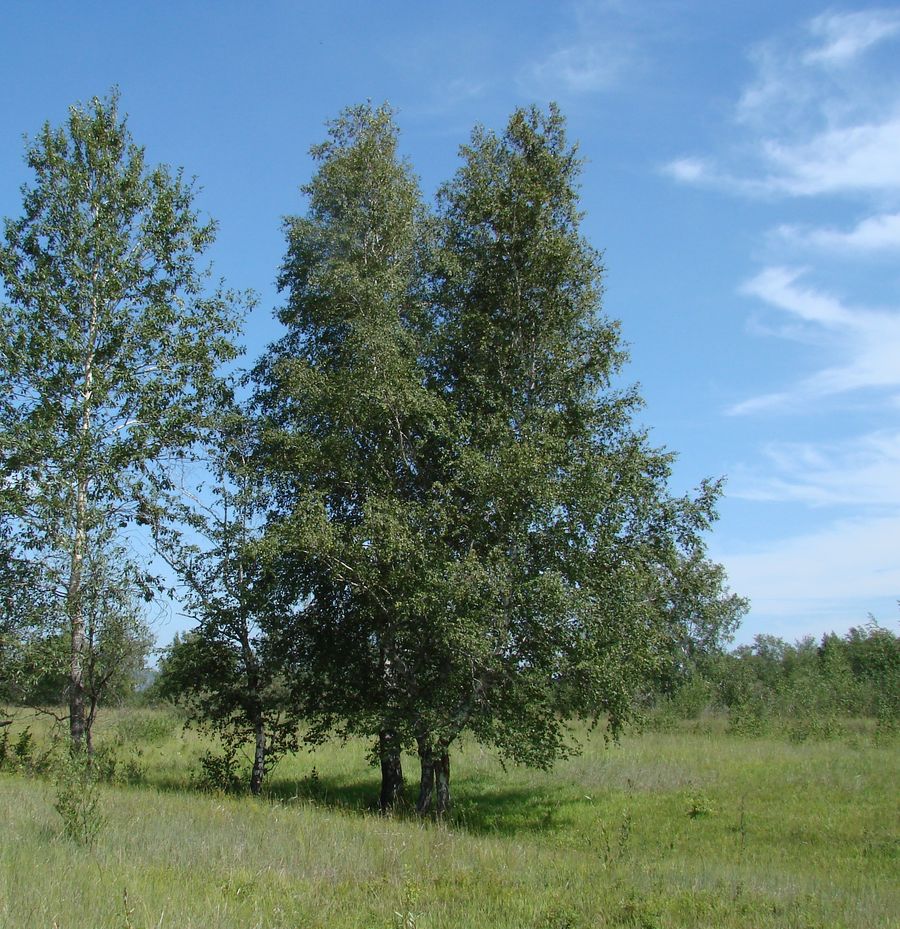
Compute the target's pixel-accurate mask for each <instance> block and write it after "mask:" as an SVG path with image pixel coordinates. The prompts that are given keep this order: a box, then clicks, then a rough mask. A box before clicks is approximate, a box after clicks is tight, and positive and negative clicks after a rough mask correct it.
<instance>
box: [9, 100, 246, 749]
mask: <svg viewBox="0 0 900 929" xmlns="http://www.w3.org/2000/svg"><path fill="white" fill-rule="evenodd" d="M26 160H27V164H28V167H29V168H30V169H31V172H32V180H31V182H30V183H27V184H26V185H25V186H24V187H23V189H22V214H21V216H19V217H18V218H14V219H7V220H6V222H5V228H4V234H3V238H2V242H0V280H2V283H3V291H4V296H5V299H4V300H3V302H2V307H0V367H2V368H3V370H4V372H5V378H6V385H7V387H8V389H9V391H10V395H9V400H8V402H6V403H4V404H3V405H2V407H0V414H2V422H0V436H2V446H0V454H2V461H0V467H2V470H3V474H4V481H5V483H6V491H7V496H9V497H10V498H11V499H14V501H15V511H14V515H15V523H16V529H17V543H16V544H17V546H18V549H19V550H20V551H22V552H25V553H27V554H28V556H29V557H31V558H34V559H40V560H41V561H42V562H43V563H44V565H45V566H46V570H47V572H48V575H49V577H50V583H51V586H52V590H53V595H54V597H55V598H56V600H57V602H58V603H59V606H60V610H61V612H62V613H63V614H64V616H65V617H66V621H67V624H68V635H69V641H70V654H69V669H68V674H69V687H68V715H69V728H70V734H71V740H72V743H73V746H76V747H80V746H82V744H83V742H84V737H85V720H86V709H85V686H84V673H85V653H86V647H87V643H86V624H85V607H86V604H85V584H84V580H85V565H86V562H87V561H88V560H89V557H90V555H91V552H93V551H96V550H98V549H99V548H102V547H103V546H105V545H108V544H110V541H111V539H112V538H114V537H115V536H116V534H117V533H118V532H120V530H122V529H123V528H125V527H126V526H127V525H128V523H129V520H130V519H131V517H132V515H133V513H134V501H135V499H136V498H137V496H138V495H139V493H138V492H139V491H140V490H141V489H142V488H146V486H147V484H148V477H149V476H150V475H151V474H154V473H156V474H157V475H158V474H159V472H160V470H161V469H164V468H165V466H166V463H167V462H168V461H171V460H172V459H174V458H178V457H180V456H184V455H186V454H188V450H189V448H190V447H191V445H192V443H193V442H194V441H195V440H196V439H197V437H198V435H200V434H201V433H202V431H203V429H204V423H205V420H206V418H207V416H208V414H209V410H210V408H211V405H213V404H214V403H215V400H216V394H217V389H218V388H217V383H218V379H217V371H218V369H219V367H220V365H222V364H223V363H226V362H229V361H230V360H232V359H233V358H235V356H236V354H237V348H236V345H235V338H236V336H237V334H238V332H239V328H240V321H241V318H242V314H243V301H242V299H241V298H239V297H237V296H236V295H234V294H232V293H230V292H228V291H226V290H224V289H223V288H222V287H221V286H212V285H211V282H210V281H209V280H208V277H209V272H208V269H207V268H206V267H205V263H204V262H203V255H204V253H205V252H206V251H207V249H208V248H209V247H210V245H211V244H212V242H213V239H214V235H215V224H214V223H213V222H211V221H206V220H203V219H202V218H201V216H200V215H199V213H198V211H197V209H196V206H195V203H194V200H195V188H194V186H193V184H192V183H191V182H189V181H187V180H186V179H185V178H184V176H183V173H182V172H181V171H172V170H170V169H169V168H167V167H165V166H159V167H151V166H149V165H148V164H147V161H146V158H145V154H144V150H143V149H142V148H140V147H139V146H138V145H136V144H135V143H134V141H133V139H132V137H131V133H130V132H129V129H128V126H127V123H126V120H125V119H124V117H122V116H121V115H120V112H119V100H118V94H117V93H115V92H113V93H112V94H111V95H110V96H109V97H108V98H106V99H98V98H94V99H93V100H91V101H90V102H89V103H88V104H85V105H75V106H73V107H71V108H70V110H69V114H68V118H67V119H66V121H65V123H64V125H62V126H60V127H58V128H54V127H52V126H51V125H49V124H46V125H44V127H43V128H42V129H41V130H40V132H39V133H38V134H37V135H36V137H35V138H33V139H32V140H31V141H30V142H29V144H28V147H27V154H26Z"/></svg>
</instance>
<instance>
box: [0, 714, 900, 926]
mask: <svg viewBox="0 0 900 929" xmlns="http://www.w3.org/2000/svg"><path fill="white" fill-rule="evenodd" d="M693 728H694V730H697V727H693ZM720 728H721V727H720V726H718V724H716V723H715V721H713V723H710V724H709V725H708V726H707V727H706V728H705V729H700V730H697V731H691V730H690V729H689V728H686V727H685V728H681V729H679V728H677V727H676V729H675V731H670V732H648V733H644V734H641V735H637V734H635V735H631V736H628V737H626V738H624V739H623V741H622V742H621V743H620V744H619V745H614V746H611V747H609V748H606V747H604V744H603V740H602V739H601V738H596V739H587V740H586V744H585V751H584V753H583V754H582V755H581V756H579V757H577V758H573V759H571V760H569V761H567V762H565V763H563V764H561V765H559V766H558V767H557V768H556V769H555V770H554V771H552V772H548V773H544V772H534V771H528V770H525V769H519V768H511V769H509V770H507V771H504V770H503V769H502V768H501V767H500V765H499V764H498V763H497V762H496V760H495V759H493V758H492V757H491V756H490V755H488V754H486V753H484V752H482V751H481V750H479V749H478V747H477V746H472V745H469V746H464V747H463V750H462V751H461V752H459V753H457V755H456V756H455V757H454V790H455V795H454V801H455V808H454V813H453V815H452V816H451V817H450V818H449V819H448V820H447V821H445V822H443V823H434V822H430V821H429V822H423V821H419V820H417V819H415V818H414V817H413V816H412V815H407V814H403V813H401V814H399V815H396V816H394V817H392V818H387V819H386V818H383V817H380V816H378V815H376V814H375V813H374V812H373V811H371V810H370V806H369V805H370V804H371V802H372V800H373V799H374V798H375V797H376V795H377V786H378V784H377V773H376V771H375V770H374V769H372V768H370V767H369V766H368V765H367V764H366V762H365V754H366V752H365V749H366V746H364V745H362V744H360V743H352V744H349V745H347V746H337V745H330V746H325V747H323V748H321V749H320V750H318V751H316V753H315V754H300V755H298V756H295V757H293V758H290V759H286V760H285V761H284V762H282V764H281V765H280V766H279V767H278V769H277V770H276V771H275V773H274V775H273V777H272V778H271V780H270V784H269V788H268V793H267V796H266V797H264V798H263V799H262V800H261V801H254V800H252V799H250V798H249V797H230V796H226V795H219V794H209V793H201V792H198V791H197V790H196V789H195V788H194V786H193V784H194V783H195V780H194V777H195V773H196V771H197V762H198V759H199V758H200V757H201V756H202V754H203V752H204V751H206V750H207V749H208V748H209V745H208V744H206V743H205V742H204V741H203V740H202V739H200V738H198V737H197V736H196V735H195V734H193V733H185V732H184V731H183V730H182V728H181V726H180V725H179V723H178V721H177V719H175V718H173V717H171V716H167V715H165V714H162V713H159V712H144V713H142V714H135V713H133V712H132V713H131V714H111V715H110V716H109V717H108V718H107V721H106V723H105V725H104V729H103V731H102V732H100V733H98V741H100V744H101V745H102V744H103V743H104V741H105V742H106V743H107V744H112V743H115V744H116V745H117V751H118V753H119V755H120V756H121V757H130V758H132V759H134V760H135V764H136V765H138V766H139V768H140V777H139V781H140V783H139V784H137V785H134V786H127V785H125V784H123V783H122V780H123V779H122V778H121V777H118V776H116V777H114V778H113V779H114V781H118V783H117V784H113V785H108V786H104V787H101V804H102V811H103V817H104V827H103V830H102V831H101V832H100V833H99V835H98V836H97V839H96V842H95V844H94V846H93V849H92V850H86V849H85V848H84V847H81V846H78V845H76V844H74V843H73V842H71V841H70V840H68V839H67V838H66V837H65V835H64V833H63V830H62V828H61V823H60V821H59V817H58V816H57V815H56V813H55V812H54V809H53V800H54V796H53V788H52V785H51V784H50V783H49V782H47V781H45V780H42V779H40V778H29V777H26V776H23V775H22V774H4V775H0V821H2V823H3V840H2V842H0V926H3V927H9V929H19V927H48V929H50V927H53V926H57V927H58V929H85V927H91V929H105V927H109V929H123V927H126V929H144V927H147V929H149V927H172V929H201V927H202V929H212V927H241V929H253V927H284V929H288V927H290V929H298V927H323V929H324V927H337V929H341V927H359V929H375V927H392V929H393V927H403V929H412V927H415V929H426V927H427V929H438V927H446V929H450V927H453V929H465V927H479V929H481V927H498V929H504V927H510V929H511V927H517V929H518V927H536V929H581V927H584V929H587V927H591V929H593V927H603V926H631V927H659V929H663V927H687V926H717V927H718V926H721V927H754V929H755V927H785V926H795V927H807V929H809V927H832V926H847V927H866V929H868V927H877V926H896V925H900V918H898V917H900V893H898V890H897V886H896V885H897V882H896V876H897V873H898V869H897V865H898V812H900V809H898V800H897V792H896V785H897V783H898V782H900V781H898V774H900V770H898V768H900V753H898V751H897V743H896V741H893V742H891V743H885V741H884V740H882V741H880V742H877V741H876V740H874V739H873V738H872V737H871V735H870V734H869V732H868V730H867V728H866V727H865V726H862V727H857V728H856V729H850V730H849V734H848V735H846V736H845V737H844V738H842V739H840V740H834V739H833V740H830V741H816V740H807V741H804V742H802V743H798V742H790V741H787V740H776V739H771V738H749V737H736V736H727V735H723V734H722V733H721V732H720V731H719V729H720ZM404 761H405V768H406V771H407V774H408V775H414V773H415V768H414V763H413V759H412V758H409V759H405V760H404ZM134 773H135V772H134V769H132V775H133V774H134ZM73 860H74V861H75V862H77V869H76V872H75V874H74V875H73V874H72V871H71V867H70V865H71V863H72V862H73Z"/></svg>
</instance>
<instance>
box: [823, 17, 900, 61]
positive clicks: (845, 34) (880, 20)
mask: <svg viewBox="0 0 900 929" xmlns="http://www.w3.org/2000/svg"><path fill="white" fill-rule="evenodd" d="M809 31H810V33H811V34H812V35H814V36H816V37H817V38H821V39H822V40H823V44H822V45H820V46H819V47H818V48H814V49H811V50H810V51H809V52H807V53H806V55H805V56H804V61H806V62H807V63H810V64H822V65H845V64H847V63H848V62H850V61H853V60H854V59H856V58H858V57H859V56H860V55H861V54H862V53H863V52H865V51H868V49H870V48H871V47H872V46H873V45H876V44H877V43H879V42H883V41H884V40H885V39H889V38H891V37H892V36H895V35H897V34H898V33H900V12H897V11H896V10H862V11H859V12H856V13H823V14H822V15H821V16H817V17H816V18H815V19H814V20H812V22H811V23H810V24H809Z"/></svg>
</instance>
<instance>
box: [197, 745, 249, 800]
mask: <svg viewBox="0 0 900 929" xmlns="http://www.w3.org/2000/svg"><path fill="white" fill-rule="evenodd" d="M198 766H199V769H200V770H199V771H198V772H197V774H196V775H195V776H194V779H193V784H194V787H196V788H197V789H198V790H203V791H207V792H210V793H225V794H233V793H238V792H239V791H240V790H241V788H242V787H243V786H244V781H245V778H244V777H243V776H242V775H241V773H240V771H239V760H238V757H237V749H236V748H235V747H233V746H227V747H226V748H225V750H224V751H223V752H221V753H218V754H217V753H215V752H212V751H208V752H205V753H204V754H203V755H202V756H201V757H200V759H199V761H198Z"/></svg>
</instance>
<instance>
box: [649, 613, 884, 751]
mask: <svg viewBox="0 0 900 929" xmlns="http://www.w3.org/2000/svg"><path fill="white" fill-rule="evenodd" d="M898 669H900V638H898V637H897V636H896V635H895V634H894V633H892V632H891V631H890V630H888V629H885V628H883V627H881V626H879V625H878V624H877V623H875V622H874V621H872V622H870V623H869V624H868V625H866V626H864V627H862V628H853V629H850V631H849V632H848V633H847V634H846V635H845V636H843V637H841V636H838V635H836V634H834V633H830V634H828V635H825V636H823V637H822V640H821V642H820V643H818V644H817V643H816V642H815V641H814V640H813V639H811V638H806V639H802V640H800V641H798V642H795V643H794V644H793V645H790V644H788V643H787V642H785V641H783V640H782V639H779V638H777V637H775V636H768V635H765V636H757V637H756V638H755V639H754V642H753V644H752V645H745V646H741V647H739V648H737V649H735V650H734V651H733V652H731V653H730V654H724V653H719V654H710V655H708V656H707V657H706V658H705V659H704V661H703V662H701V663H697V664H695V665H694V667H693V672H692V673H691V674H690V675H688V676H686V677H682V679H681V680H680V681H679V682H678V683H677V685H676V686H675V689H674V690H672V689H669V687H668V685H664V686H663V687H662V688H661V689H662V691H663V692H662V693H661V694H660V693H657V695H656V703H655V705H654V706H653V709H652V710H651V712H650V717H649V718H650V722H651V725H654V726H656V727H657V728H660V727H662V728H665V727H666V725H667V721H673V720H678V719H697V718H698V717H699V716H700V715H701V714H703V713H705V712H709V713H714V712H716V711H719V710H722V709H725V710H727V711H728V718H729V725H728V728H729V731H731V732H733V733H735V734H739V735H746V736H757V735H761V734H763V733H764V732H775V733H780V734H782V735H786V736H787V737H788V738H789V739H791V740H792V741H794V742H798V743H799V742H804V741H806V740H808V739H815V740H827V739H833V738H836V737H838V736H841V735H843V734H844V733H845V731H846V720H847V719H848V718H851V717H858V718H869V719H875V720H876V722H877V726H878V731H879V732H880V733H882V734H884V735H885V736H887V735H889V734H890V733H891V732H892V731H893V730H894V729H896V728H897V725H898V719H900V701H898V697H897V693H898V690H900V670H898Z"/></svg>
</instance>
